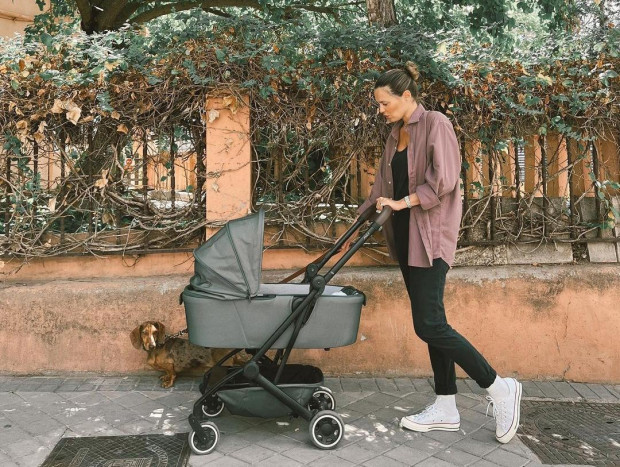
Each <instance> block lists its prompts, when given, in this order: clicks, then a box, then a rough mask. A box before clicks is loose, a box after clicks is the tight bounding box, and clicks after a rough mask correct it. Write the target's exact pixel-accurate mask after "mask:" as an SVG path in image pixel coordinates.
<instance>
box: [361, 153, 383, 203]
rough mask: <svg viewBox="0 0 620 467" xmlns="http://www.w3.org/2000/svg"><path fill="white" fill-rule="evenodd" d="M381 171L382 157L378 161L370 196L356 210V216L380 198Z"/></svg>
mask: <svg viewBox="0 0 620 467" xmlns="http://www.w3.org/2000/svg"><path fill="white" fill-rule="evenodd" d="M382 169H383V157H382V158H381V160H380V161H379V167H378V168H377V173H376V174H375V181H374V183H373V185H372V188H371V189H370V195H368V198H366V201H364V203H362V205H361V206H360V207H359V208H357V213H358V214H361V213H363V212H364V211H365V210H366V209H368V207H369V206H371V205H373V204H375V203H376V202H377V198H378V197H379V196H381V187H382V186H383V176H382V175H381V172H382Z"/></svg>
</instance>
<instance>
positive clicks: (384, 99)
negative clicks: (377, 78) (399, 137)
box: [375, 86, 413, 123]
mask: <svg viewBox="0 0 620 467" xmlns="http://www.w3.org/2000/svg"><path fill="white" fill-rule="evenodd" d="M375 100H376V101H377V104H379V113H380V114H381V115H383V116H384V117H385V118H386V120H387V121H388V122H389V123H393V122H397V121H398V120H401V119H402V118H403V117H404V116H405V114H406V112H407V110H408V109H409V108H410V107H411V105H412V103H413V99H412V98H411V93H410V92H409V91H405V92H404V93H403V95H402V96H397V95H396V94H392V91H391V90H390V88H389V87H388V86H383V87H380V88H376V89H375Z"/></svg>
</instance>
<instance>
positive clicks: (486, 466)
mask: <svg viewBox="0 0 620 467" xmlns="http://www.w3.org/2000/svg"><path fill="white" fill-rule="evenodd" d="M470 467H497V464H496V463H495V462H490V461H487V460H484V459H480V460H479V461H476V462H474V463H473V464H471V466H470Z"/></svg>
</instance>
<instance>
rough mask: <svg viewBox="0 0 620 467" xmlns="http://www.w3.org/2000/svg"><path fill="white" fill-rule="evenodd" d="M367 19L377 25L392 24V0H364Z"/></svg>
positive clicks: (394, 14)
mask: <svg viewBox="0 0 620 467" xmlns="http://www.w3.org/2000/svg"><path fill="white" fill-rule="evenodd" d="M366 8H367V9H368V21H369V22H370V24H376V25H379V26H384V27H387V26H393V25H394V24H396V23H397V21H396V10H395V8H394V0H366Z"/></svg>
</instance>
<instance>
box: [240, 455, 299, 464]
mask: <svg viewBox="0 0 620 467" xmlns="http://www.w3.org/2000/svg"><path fill="white" fill-rule="evenodd" d="M252 465H257V466H263V467H297V466H301V465H303V464H300V463H299V462H297V461H294V460H293V459H291V458H289V457H285V456H282V455H280V454H275V455H274V456H272V457H269V458H268V459H264V460H262V461H260V462H258V463H254V462H253V463H252Z"/></svg>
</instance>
